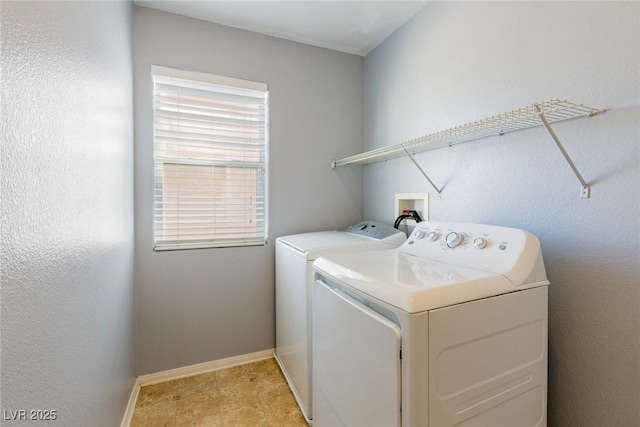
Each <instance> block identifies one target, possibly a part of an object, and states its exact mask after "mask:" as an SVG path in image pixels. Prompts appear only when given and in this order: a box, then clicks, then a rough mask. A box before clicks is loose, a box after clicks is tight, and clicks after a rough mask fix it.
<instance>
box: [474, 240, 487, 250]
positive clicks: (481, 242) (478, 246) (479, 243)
mask: <svg viewBox="0 0 640 427" xmlns="http://www.w3.org/2000/svg"><path fill="white" fill-rule="evenodd" d="M486 246H487V239H485V238H484V237H478V238H476V239H474V240H473V247H474V248H476V249H484V248H485V247H486Z"/></svg>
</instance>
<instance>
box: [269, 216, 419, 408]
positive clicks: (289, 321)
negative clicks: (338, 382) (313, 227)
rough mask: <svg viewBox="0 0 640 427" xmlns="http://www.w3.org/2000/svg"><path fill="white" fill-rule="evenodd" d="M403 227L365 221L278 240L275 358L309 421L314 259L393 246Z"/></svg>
mask: <svg viewBox="0 0 640 427" xmlns="http://www.w3.org/2000/svg"><path fill="white" fill-rule="evenodd" d="M406 238H407V236H406V234H405V233H404V232H402V231H399V230H397V229H395V228H393V227H392V226H390V225H386V224H381V223H377V222H373V221H363V222H360V223H358V224H355V225H353V226H350V227H348V228H346V229H344V230H336V231H321V232H315V233H303V234H295V235H291V236H284V237H279V238H278V239H276V352H275V358H276V360H277V361H278V364H279V365H280V369H282V372H283V373H284V376H285V378H286V379H287V382H288V383H289V387H290V388H291V391H292V392H293V394H294V396H295V397H296V400H297V401H298V405H299V406H300V409H301V410H302V413H303V414H304V416H305V418H306V419H307V421H310V420H311V419H312V417H313V415H312V399H311V305H312V301H313V300H312V297H313V261H314V260H315V259H316V258H318V257H319V256H321V255H328V254H336V253H342V252H353V251H363V250H374V249H389V248H394V247H397V246H398V245H400V244H402V243H403V242H404V241H405V240H406Z"/></svg>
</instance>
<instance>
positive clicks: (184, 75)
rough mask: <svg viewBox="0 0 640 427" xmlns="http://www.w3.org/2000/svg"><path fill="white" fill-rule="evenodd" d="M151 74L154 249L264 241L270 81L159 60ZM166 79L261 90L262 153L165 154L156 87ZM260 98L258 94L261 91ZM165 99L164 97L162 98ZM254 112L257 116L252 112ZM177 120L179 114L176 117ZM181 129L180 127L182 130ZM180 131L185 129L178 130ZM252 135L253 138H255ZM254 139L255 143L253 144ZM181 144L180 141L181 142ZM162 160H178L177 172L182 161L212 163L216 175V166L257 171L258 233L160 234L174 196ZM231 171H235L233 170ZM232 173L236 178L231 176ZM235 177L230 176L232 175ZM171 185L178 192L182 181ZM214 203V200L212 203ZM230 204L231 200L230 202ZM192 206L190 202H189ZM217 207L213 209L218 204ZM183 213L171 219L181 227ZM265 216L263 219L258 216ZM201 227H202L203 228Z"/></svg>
mask: <svg viewBox="0 0 640 427" xmlns="http://www.w3.org/2000/svg"><path fill="white" fill-rule="evenodd" d="M151 78H152V85H153V96H152V100H153V105H152V112H153V170H154V171H153V187H154V188H153V213H152V216H153V249H154V251H170V250H185V249H208V248H224V247H243V246H264V245H266V244H267V239H268V224H269V221H268V200H269V197H268V187H269V186H268V176H269V173H268V171H269V168H268V163H269V162H268V160H269V89H268V85H267V84H266V83H261V82H255V81H249V80H242V79H237V78H232V77H225V76H220V75H215V74H210V73H202V72H194V71H185V70H179V69H174V68H168V67H162V66H157V65H152V66H151ZM159 80H160V81H162V83H160V84H165V85H166V84H167V83H166V82H167V81H176V80H179V81H182V82H183V83H185V82H187V83H186V84H185V86H183V87H188V88H193V87H196V88H197V90H200V89H202V88H205V89H206V88H207V87H208V88H209V89H212V91H213V92H215V87H218V88H219V89H220V88H221V87H226V88H233V89H232V90H234V91H236V90H240V91H248V93H261V94H262V96H263V97H264V100H263V103H261V104H259V105H258V107H259V110H260V109H262V110H260V111H263V115H260V114H259V115H258V117H259V120H258V121H259V123H262V127H258V129H259V131H260V137H259V138H258V139H257V141H258V142H257V144H256V146H257V147H258V151H256V153H258V157H259V159H258V160H257V161H248V160H243V161H239V160H220V159H213V158H197V157H196V158H194V157H188V158H187V157H184V156H182V157H181V156H179V155H174V156H171V155H166V153H164V155H162V154H159V151H160V149H159V148H158V147H159V146H163V147H164V145H163V144H167V143H166V142H163V143H159V142H158V139H160V138H162V136H159V135H158V134H159V133H161V132H162V131H160V130H159V129H158V128H159V127H160V126H159V125H158V121H159V120H158V118H157V116H159V114H158V111H160V110H159V107H158V103H159V101H158V97H159V95H158V89H157V82H158V81H159ZM188 82H191V83H193V84H192V85H189V84H188ZM176 86H179V83H176ZM221 93H222V90H220V92H218V95H220V94H221ZM258 98H259V97H258ZM211 99H216V100H217V101H218V102H219V101H220V99H221V98H220V97H219V98H214V97H211ZM160 103H161V102H160ZM162 111H163V114H166V110H162ZM178 113H179V112H176V114H177V115H176V117H177V116H178V115H179V114H178ZM251 117H253V116H251ZM260 118H263V120H264V121H263V122H260ZM176 120H178V122H179V119H176ZM211 129H212V130H213V129H215V127H212V128H211ZM178 134H179V133H178ZM179 135H181V134H179ZM179 141H180V136H177V137H176V143H175V144H176V146H181V143H180V142H179ZM252 141H253V139H252ZM204 145H205V146H206V148H210V149H212V150H213V149H214V147H216V149H221V148H220V146H222V145H225V144H221V143H220V144H219V146H216V143H213V142H211V143H210V142H209V141H205V142H204ZM252 145H253V144H252ZM185 146H188V144H185ZM181 147H182V146H181ZM164 150H166V148H164ZM232 152H233V150H229V149H227V153H232ZM164 165H176V173H179V172H178V169H179V167H180V165H183V166H184V167H189V166H203V167H211V172H210V173H211V174H212V176H213V174H214V173H216V168H224V170H222V171H221V170H217V172H218V173H220V172H222V173H224V174H228V173H229V172H231V171H237V170H238V169H246V170H248V171H255V178H250V179H251V181H252V182H253V180H255V187H254V188H255V192H256V194H255V198H256V200H257V199H259V198H260V195H262V202H261V203H260V202H258V201H255V202H254V203H255V205H256V206H255V209H254V211H253V213H254V214H255V215H254V216H255V219H256V221H255V222H256V224H255V227H256V232H255V234H254V235H249V236H248V237H246V236H245V237H240V238H228V237H227V238H218V237H207V238H180V237H179V236H178V238H177V239H162V238H161V236H162V235H164V233H165V232H166V229H165V228H164V225H161V224H167V223H169V222H168V221H167V220H166V219H167V216H166V205H167V204H170V203H169V202H167V198H168V197H170V196H167V192H169V191H172V190H167V189H166V188H165V187H166V184H165V181H164V178H165V174H166V173H167V169H165V168H164ZM231 173H232V172H231ZM249 175H251V173H249ZM231 179H233V178H231ZM229 182H232V181H229ZM208 185H209V186H211V187H212V190H211V191H212V192H214V193H215V191H216V190H215V186H216V185H218V184H216V183H215V179H212V182H209V183H208ZM247 188H250V187H244V188H243V190H242V192H241V193H240V194H241V195H244V196H246V189H247ZM173 191H177V192H178V193H179V191H180V189H179V185H178V189H177V190H173ZM183 191H185V192H187V191H189V190H188V189H186V188H184V187H183ZM211 203H213V196H212V197H211ZM185 204H186V203H185V202H183V204H182V206H181V205H180V202H179V201H178V202H174V203H173V205H174V206H175V207H174V209H176V210H177V211H180V209H181V208H182V207H183V206H184V205H185ZM214 204H215V203H214ZM227 204H230V203H227ZM186 209H188V208H186ZM214 210H215V209H214ZM260 212H262V215H260ZM179 216H180V214H177V215H176V219H175V220H174V222H173V223H175V224H176V227H177V228H179V227H180V224H182V226H183V227H184V224H186V223H187V222H188V221H186V220H183V221H182V222H181V221H180V218H179ZM214 216H215V214H214V215H213V216H211V217H210V221H213V224H215V223H216V220H215V218H214ZM260 217H261V218H262V219H261V220H260V219H259V218H260ZM204 222H206V221H203V222H200V224H202V223H204ZM158 227H162V230H159V229H158ZM200 227H201V228H200ZM203 229H205V226H199V228H198V230H203ZM211 230H215V231H213V234H216V233H218V230H223V231H224V226H220V227H218V226H215V225H214V226H212V227H211ZM229 230H233V232H237V231H238V230H242V231H246V230H245V228H244V227H235V228H234V227H232V226H231V227H229V228H228V229H227V232H228V233H230V232H231V231H229ZM180 232H181V231H176V233H177V234H179V233H180Z"/></svg>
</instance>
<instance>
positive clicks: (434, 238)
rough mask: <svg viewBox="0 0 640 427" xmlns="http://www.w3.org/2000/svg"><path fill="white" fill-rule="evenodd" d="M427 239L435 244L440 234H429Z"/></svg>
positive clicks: (433, 232)
mask: <svg viewBox="0 0 640 427" xmlns="http://www.w3.org/2000/svg"><path fill="white" fill-rule="evenodd" d="M427 239H429V241H431V242H435V241H436V240H438V233H436V232H435V231H432V232H430V233H429V234H427Z"/></svg>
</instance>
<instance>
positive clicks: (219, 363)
mask: <svg viewBox="0 0 640 427" xmlns="http://www.w3.org/2000/svg"><path fill="white" fill-rule="evenodd" d="M273 354H274V349H269V350H263V351H258V352H255V353H249V354H243V355H240V356H234V357H227V358H226V359H220V360H214V361H211V362H204V363H198V364H195V365H190V366H184V367H182V368H176V369H169V370H168V371H162V372H156V373H155V374H147V375H140V376H139V377H138V378H137V379H136V382H135V384H134V385H133V390H132V391H131V396H129V403H128V404H127V409H126V411H125V413H124V418H123V419H122V424H121V427H129V424H131V418H133V411H134V409H135V407H136V401H137V400H138V394H139V393H140V387H143V386H146V385H151V384H157V383H162V382H165V381H172V380H177V379H179V378H185V377H190V376H192V375H199V374H204V373H207V372H213V371H219V370H220V369H227V368H231V367H233V366H238V365H245V364H247V363H253V362H258V361H260V360H265V359H271V358H272V357H273Z"/></svg>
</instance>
